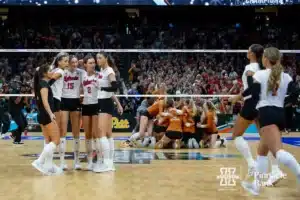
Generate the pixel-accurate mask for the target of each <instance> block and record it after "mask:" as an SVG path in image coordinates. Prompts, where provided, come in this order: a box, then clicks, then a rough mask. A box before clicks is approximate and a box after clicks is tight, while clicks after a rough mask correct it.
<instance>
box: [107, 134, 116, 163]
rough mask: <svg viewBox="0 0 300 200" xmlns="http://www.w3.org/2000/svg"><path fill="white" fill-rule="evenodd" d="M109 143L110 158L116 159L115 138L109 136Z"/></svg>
mask: <svg viewBox="0 0 300 200" xmlns="http://www.w3.org/2000/svg"><path fill="white" fill-rule="evenodd" d="M108 143H109V159H111V160H114V158H115V157H114V155H115V141H114V138H112V137H110V138H108Z"/></svg>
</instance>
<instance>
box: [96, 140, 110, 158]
mask: <svg viewBox="0 0 300 200" xmlns="http://www.w3.org/2000/svg"><path fill="white" fill-rule="evenodd" d="M99 141H100V142H99V143H100V144H101V151H102V153H103V162H104V163H108V162H109V160H110V153H111V152H110V144H109V141H108V139H107V137H102V138H100V139H99Z"/></svg>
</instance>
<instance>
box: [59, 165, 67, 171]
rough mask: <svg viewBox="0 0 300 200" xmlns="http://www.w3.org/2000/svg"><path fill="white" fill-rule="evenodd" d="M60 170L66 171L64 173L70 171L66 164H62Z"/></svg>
mask: <svg viewBox="0 0 300 200" xmlns="http://www.w3.org/2000/svg"><path fill="white" fill-rule="evenodd" d="M60 168H61V169H62V170H64V171H66V170H68V165H67V164H65V163H61V164H60Z"/></svg>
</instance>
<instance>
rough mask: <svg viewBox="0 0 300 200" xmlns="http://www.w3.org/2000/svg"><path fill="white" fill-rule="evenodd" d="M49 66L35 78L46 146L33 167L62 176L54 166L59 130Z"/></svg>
mask: <svg viewBox="0 0 300 200" xmlns="http://www.w3.org/2000/svg"><path fill="white" fill-rule="evenodd" d="M49 68H50V67H49V65H43V66H41V67H39V69H38V71H37V72H36V74H35V77H34V93H35V97H36V99H37V107H38V122H39V124H40V126H41V128H42V132H43V135H44V137H45V141H46V145H45V146H44V150H43V152H42V153H41V155H40V157H39V158H38V159H37V160H35V161H34V162H33V163H32V166H33V167H35V168H36V169H37V170H39V171H40V172H42V173H44V174H48V175H50V174H60V173H62V170H61V169H60V168H58V167H56V165H54V164H53V153H54V151H55V149H56V146H57V145H59V138H60V135H59V129H58V126H57V124H56V121H55V115H54V114H53V109H54V99H53V93H52V90H51V88H50V85H49V78H48V71H49Z"/></svg>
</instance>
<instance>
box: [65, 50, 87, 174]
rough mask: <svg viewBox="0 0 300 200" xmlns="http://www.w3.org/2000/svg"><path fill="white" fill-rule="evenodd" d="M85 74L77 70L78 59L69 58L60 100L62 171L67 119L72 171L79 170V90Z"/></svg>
mask: <svg viewBox="0 0 300 200" xmlns="http://www.w3.org/2000/svg"><path fill="white" fill-rule="evenodd" d="M84 73H85V71H83V70H82V69H79V68H78V59H77V58H76V57H75V56H70V59H69V67H68V68H67V69H65V71H64V79H63V88H62V98H61V135H60V138H61V141H63V142H62V143H61V147H60V166H61V168H62V169H64V170H66V169H68V166H67V165H66V163H65V159H64V158H65V151H66V134H67V131H68V130H67V129H68V123H69V117H70V120H71V125H72V134H73V137H74V169H75V170H79V169H81V166H80V161H79V149H80V139H79V136H80V111H81V105H80V89H81V83H82V76H83V74H84Z"/></svg>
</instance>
